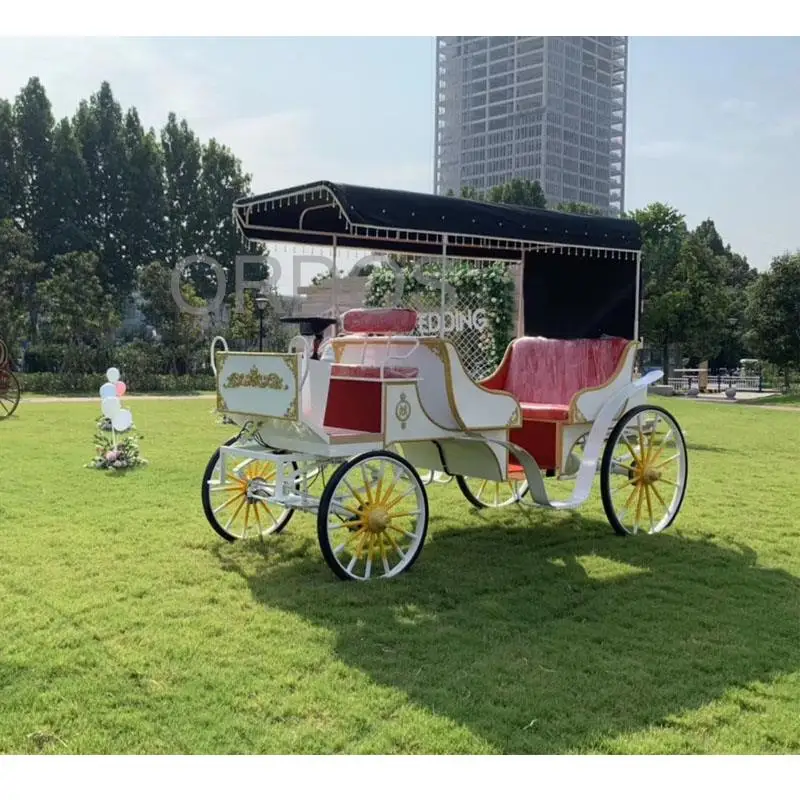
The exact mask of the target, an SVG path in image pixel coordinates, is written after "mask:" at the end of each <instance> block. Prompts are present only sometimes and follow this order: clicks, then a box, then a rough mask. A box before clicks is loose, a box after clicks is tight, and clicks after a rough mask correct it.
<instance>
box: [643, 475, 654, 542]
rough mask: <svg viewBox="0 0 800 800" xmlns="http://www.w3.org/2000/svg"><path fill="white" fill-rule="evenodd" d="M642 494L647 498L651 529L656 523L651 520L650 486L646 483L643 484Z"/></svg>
mask: <svg viewBox="0 0 800 800" xmlns="http://www.w3.org/2000/svg"><path fill="white" fill-rule="evenodd" d="M644 496H645V498H646V500H647V513H648V515H649V516H650V530H651V531H652V530H653V528H655V526H656V523H655V521H654V520H653V504H652V502H651V501H650V487H649V486H648V485H647V484H645V485H644Z"/></svg>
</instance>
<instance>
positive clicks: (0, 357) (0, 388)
mask: <svg viewBox="0 0 800 800" xmlns="http://www.w3.org/2000/svg"><path fill="white" fill-rule="evenodd" d="M19 398H20V388H19V381H18V380H17V376H16V375H14V372H13V371H12V369H11V354H10V353H9V352H8V348H7V347H6V343H5V342H4V341H3V340H2V339H0V419H5V418H6V417H10V416H11V415H12V414H13V413H14V412H15V411H16V410H17V406H18V405H19Z"/></svg>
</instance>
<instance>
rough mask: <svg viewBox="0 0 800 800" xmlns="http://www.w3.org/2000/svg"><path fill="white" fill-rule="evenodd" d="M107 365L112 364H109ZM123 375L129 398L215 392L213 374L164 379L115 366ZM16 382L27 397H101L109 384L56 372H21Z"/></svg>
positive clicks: (101, 376)
mask: <svg viewBox="0 0 800 800" xmlns="http://www.w3.org/2000/svg"><path fill="white" fill-rule="evenodd" d="M106 363H113V362H112V361H107V362H106ZM115 366H118V367H119V369H120V372H122V374H123V375H124V380H125V383H126V384H127V387H128V394H143V393H155V394H194V393H196V392H213V391H214V389H215V386H216V384H215V382H214V375H213V374H212V373H211V371H208V372H199V373H198V374H196V375H164V374H156V373H146V372H141V373H136V374H134V373H130V372H128V371H127V370H124V369H123V366H122V362H118V363H117V364H115ZM17 378H18V379H19V382H20V384H21V387H22V391H23V392H25V393H26V394H44V395H65V396H67V395H77V396H81V397H98V396H99V395H98V392H99V391H100V387H101V386H102V385H103V384H104V383H105V382H106V380H107V378H106V375H105V372H94V373H91V374H81V373H57V372H21V373H18V374H17ZM98 402H99V400H98Z"/></svg>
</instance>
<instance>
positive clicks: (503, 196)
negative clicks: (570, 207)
mask: <svg viewBox="0 0 800 800" xmlns="http://www.w3.org/2000/svg"><path fill="white" fill-rule="evenodd" d="M487 197H488V200H489V202H490V203H506V204H508V205H516V206H527V207H528V208H547V200H546V199H545V196H544V191H543V189H542V185H541V184H540V183H539V181H529V180H523V179H521V178H512V179H511V180H510V181H509V182H508V183H504V184H501V185H500V186H493V187H492V188H491V189H490V190H489V193H488V195H487Z"/></svg>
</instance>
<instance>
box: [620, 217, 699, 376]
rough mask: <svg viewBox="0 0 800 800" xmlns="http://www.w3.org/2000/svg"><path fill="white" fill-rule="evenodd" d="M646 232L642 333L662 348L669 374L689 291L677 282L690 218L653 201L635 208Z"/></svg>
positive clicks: (663, 363)
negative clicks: (687, 222) (671, 352)
mask: <svg viewBox="0 0 800 800" xmlns="http://www.w3.org/2000/svg"><path fill="white" fill-rule="evenodd" d="M626 216H629V217H630V218H632V219H634V220H635V221H636V222H637V223H638V224H639V227H640V229H641V233H642V280H641V285H642V292H641V294H642V302H643V310H642V317H641V321H640V331H641V335H642V336H643V338H644V339H645V341H646V342H647V343H648V344H652V345H653V346H655V347H657V348H658V349H659V350H660V351H661V359H662V361H661V364H662V369H663V370H664V374H665V375H666V376H669V374H670V372H669V368H670V354H669V348H670V345H672V344H675V343H676V342H678V341H679V340H680V335H681V333H680V319H679V318H680V314H681V311H682V309H683V307H684V305H685V294H684V293H683V292H682V287H681V285H680V283H678V282H676V280H675V278H676V270H677V265H678V260H679V258H680V256H681V248H682V247H683V243H684V241H685V239H686V236H687V235H688V234H687V229H686V221H685V219H684V217H683V214H681V213H680V212H679V211H678V210H677V209H675V208H672V207H671V206H668V205H665V204H664V203H650V205H648V206H645V208H642V209H639V210H636V211H633V212H631V213H630V214H629V215H626Z"/></svg>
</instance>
